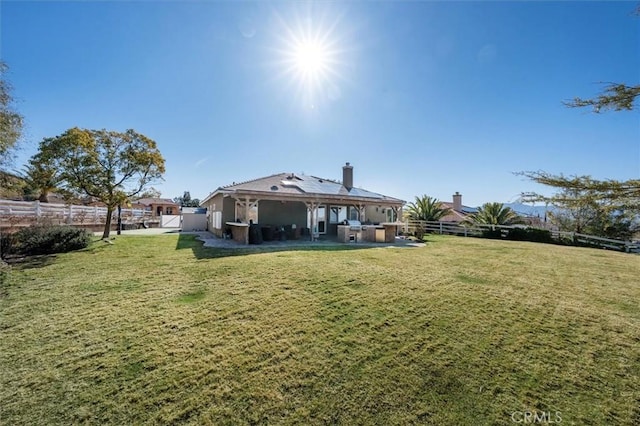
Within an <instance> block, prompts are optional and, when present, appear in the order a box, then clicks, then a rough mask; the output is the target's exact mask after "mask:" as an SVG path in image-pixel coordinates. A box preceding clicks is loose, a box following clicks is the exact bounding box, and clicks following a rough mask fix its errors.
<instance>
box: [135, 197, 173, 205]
mask: <svg viewBox="0 0 640 426" xmlns="http://www.w3.org/2000/svg"><path fill="white" fill-rule="evenodd" d="M134 203H136V204H144V205H146V206H150V205H151V204H175V205H177V204H176V203H175V202H174V201H173V200H171V199H169V198H140V199H139V200H135V201H134Z"/></svg>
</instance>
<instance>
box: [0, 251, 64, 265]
mask: <svg viewBox="0 0 640 426" xmlns="http://www.w3.org/2000/svg"><path fill="white" fill-rule="evenodd" d="M56 257H57V256H56V255H55V254H40V255H34V256H17V255H16V256H10V257H9V258H7V259H5V260H6V262H7V263H8V264H9V265H11V267H12V268H15V269H36V268H44V267H45V266H49V265H51V264H52V263H53V262H54V261H55V260H56Z"/></svg>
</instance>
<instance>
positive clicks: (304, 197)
mask: <svg viewBox="0 0 640 426" xmlns="http://www.w3.org/2000/svg"><path fill="white" fill-rule="evenodd" d="M218 194H224V195H225V196H230V197H233V198H240V199H242V198H250V199H254V200H274V201H298V202H302V203H308V202H314V203H334V204H363V205H377V206H397V207H402V206H403V205H404V204H405V201H403V200H400V199H395V198H390V197H385V198H380V199H379V198H368V197H357V196H345V195H332V194H317V193H300V194H290V193H274V192H266V191H249V190H224V189H221V188H220V189H218V190H216V191H215V192H213V193H212V194H210V195H209V196H208V197H207V198H205V199H204V200H203V201H202V203H201V205H202V204H204V203H206V202H207V201H209V200H210V199H211V198H213V197H215V196H216V195H218Z"/></svg>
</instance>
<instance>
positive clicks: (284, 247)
mask: <svg viewBox="0 0 640 426" xmlns="http://www.w3.org/2000/svg"><path fill="white" fill-rule="evenodd" d="M384 247H394V248H416V247H415V246H411V245H409V244H407V245H390V244H382V243H369V244H345V243H338V242H328V241H321V242H311V241H309V242H299V241H297V242H289V243H271V244H265V245H249V246H244V245H239V244H238V245H237V246H230V247H204V242H203V241H202V240H199V239H198V236H197V235H193V234H180V236H179V237H178V242H177V243H176V250H183V249H191V250H192V251H193V254H194V256H195V257H196V258H197V259H215V258H221V257H230V256H246V255H250V254H258V253H277V252H283V251H349V250H363V249H372V248H384Z"/></svg>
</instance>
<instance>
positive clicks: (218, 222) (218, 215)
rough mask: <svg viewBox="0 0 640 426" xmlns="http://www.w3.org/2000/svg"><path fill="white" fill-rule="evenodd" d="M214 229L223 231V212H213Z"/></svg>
mask: <svg viewBox="0 0 640 426" xmlns="http://www.w3.org/2000/svg"><path fill="white" fill-rule="evenodd" d="M213 228H215V229H222V212H213Z"/></svg>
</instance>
